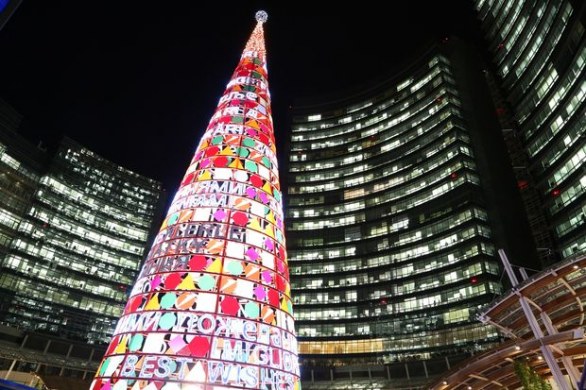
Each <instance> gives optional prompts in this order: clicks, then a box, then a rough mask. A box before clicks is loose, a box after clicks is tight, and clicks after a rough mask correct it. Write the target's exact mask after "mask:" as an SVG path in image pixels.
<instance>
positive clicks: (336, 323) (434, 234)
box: [286, 50, 501, 379]
mask: <svg viewBox="0 0 586 390" xmlns="http://www.w3.org/2000/svg"><path fill="white" fill-rule="evenodd" d="M453 69H454V66H453V64H452V62H451V60H449V59H448V57H447V56H444V55H442V54H440V51H436V50H434V51H432V52H431V53H427V55H426V56H425V57H424V60H421V61H419V62H417V63H416V66H413V67H411V68H410V69H409V71H408V72H406V74H407V76H403V77H402V78H399V79H394V80H392V81H390V82H386V83H382V84H379V85H378V86H376V87H375V88H373V89H370V90H368V91H364V92H362V93H359V94H356V95H355V96H354V97H353V98H349V99H344V100H338V102H336V103H334V104H329V105H328V104H323V105H313V106H305V107H297V108H295V110H294V111H293V129H292V134H291V153H290V161H289V168H288V179H289V180H288V197H287V214H286V216H287V218H288V219H287V222H288V223H287V231H288V244H289V246H288V247H289V256H290V264H291V272H292V275H294V277H293V279H292V290H293V292H292V296H293V297H294V301H295V304H296V308H297V310H296V313H297V314H296V320H297V322H296V323H297V327H298V334H299V337H300V354H301V355H302V357H303V359H304V362H305V364H306V370H304V371H303V374H304V375H305V377H306V379H308V376H309V373H310V371H311V370H313V369H314V368H316V367H318V366H337V365H372V364H387V365H388V367H389V368H388V369H390V370H395V369H396V371H397V372H391V373H389V375H386V374H385V375H384V376H388V377H397V376H399V377H409V367H406V366H408V365H409V364H411V363H410V362H417V365H418V366H417V370H419V371H421V372H423V371H424V370H425V373H426V374H427V373H428V371H429V373H430V374H431V371H433V370H436V369H437V370H441V369H442V368H441V367H443V369H445V368H446V363H445V357H446V356H450V359H453V360H452V362H453V361H454V360H457V359H458V356H460V355H465V354H469V353H473V352H474V351H476V350H480V349H482V348H485V347H487V346H488V345H490V344H491V343H493V342H494V341H495V340H497V334H496V332H495V330H494V329H492V328H489V327H485V326H484V325H481V324H480V323H478V322H476V320H475V318H474V315H475V308H477V307H478V306H479V305H482V304H484V303H487V302H489V301H490V300H491V299H492V297H493V294H496V293H498V292H500V291H501V285H500V283H499V272H500V271H499V266H498V262H497V260H495V245H494V244H493V242H494V241H493V238H492V236H493V234H492V228H491V226H490V224H489V221H488V215H487V206H486V202H485V197H484V192H485V188H483V187H482V185H483V180H485V179H486V178H484V177H481V176H482V175H481V173H479V172H480V168H479V167H478V164H477V160H478V159H477V157H476V154H475V147H474V145H473V144H474V142H473V140H472V137H474V136H475V135H474V134H472V133H473V131H472V130H471V126H470V121H469V120H468V119H469V118H468V117H467V116H469V115H470V114H469V113H468V112H467V107H469V106H467V104H468V105H469V104H470V103H467V102H463V101H462V98H461V96H460V92H459V87H458V83H457V82H456V81H455V76H454V72H453ZM479 73H480V72H479ZM475 131H476V130H475ZM422 361H426V362H427V364H426V363H422ZM438 362H440V363H438ZM448 365H449V363H448ZM395 366H397V367H395ZM393 367H395V368H393ZM411 374H412V375H413V374H414V373H413V371H411ZM316 375H317V374H316ZM332 375H333V374H332ZM368 375H372V372H370V371H369V374H368ZM327 379H329V378H327Z"/></svg>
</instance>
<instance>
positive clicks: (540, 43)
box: [475, 0, 586, 262]
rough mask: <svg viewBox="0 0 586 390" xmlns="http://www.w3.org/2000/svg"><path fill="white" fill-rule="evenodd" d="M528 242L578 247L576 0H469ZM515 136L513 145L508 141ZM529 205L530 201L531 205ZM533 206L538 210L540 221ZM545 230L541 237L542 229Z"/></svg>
mask: <svg viewBox="0 0 586 390" xmlns="http://www.w3.org/2000/svg"><path fill="white" fill-rule="evenodd" d="M475 3H476V8H477V10H478V15H479V18H480V19H481V20H482V26H483V28H484V31H485V34H486V38H487V41H488V49H489V52H490V54H491V56H492V59H493V63H494V66H495V72H496V74H497V79H498V84H499V85H500V87H501V89H502V94H503V98H504V99H503V101H502V102H501V106H500V107H499V109H500V110H501V114H502V115H501V122H502V124H503V127H504V128H505V129H507V130H508V131H507V133H508V134H509V135H510V136H515V138H514V139H511V140H510V141H511V142H513V145H512V146H510V149H512V153H511V154H512V159H513V160H515V159H516V160H517V161H516V162H515V165H516V166H517V167H518V169H517V170H516V173H517V176H518V180H519V183H520V185H519V188H520V190H521V192H522V193H527V192H529V193H530V192H533V191H534V192H535V193H536V196H533V197H531V196H529V197H528V196H526V195H525V197H526V198H529V199H527V200H526V202H525V203H526V207H528V215H529V217H530V218H532V219H533V221H532V226H533V228H534V229H533V230H534V235H535V237H536V240H535V241H536V244H537V246H538V247H540V248H539V250H540V251H541V252H542V253H545V254H546V255H548V256H549V258H548V259H547V261H548V262H553V261H555V259H556V258H558V259H559V258H567V257H570V256H572V255H574V254H576V253H582V252H584V251H585V250H586V217H585V215H586V171H585V170H584V165H585V163H586V136H585V135H584V128H585V127H586V34H585V33H584V23H585V19H586V18H585V15H586V12H585V8H586V5H585V4H584V2H583V1H569V0H552V1H537V2H535V1H522V0H519V1H493V0H477V1H476V2H475ZM515 140H518V145H514V142H515ZM531 203H533V204H535V205H537V210H536V208H535V207H533V208H532V207H531ZM539 209H543V210H545V216H544V220H543V221H542V220H540V219H539V213H540V211H539ZM548 234H549V235H550V236H553V242H552V243H549V242H548V241H547V240H543V239H544V238H547V237H546V236H547V235H548Z"/></svg>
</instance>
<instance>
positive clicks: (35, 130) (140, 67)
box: [0, 0, 477, 193]
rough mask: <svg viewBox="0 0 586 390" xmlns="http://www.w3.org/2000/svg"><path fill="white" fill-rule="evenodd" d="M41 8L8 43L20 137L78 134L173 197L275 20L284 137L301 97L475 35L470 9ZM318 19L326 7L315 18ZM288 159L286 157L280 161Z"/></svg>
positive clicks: (1, 62)
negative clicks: (260, 31)
mask: <svg viewBox="0 0 586 390" xmlns="http://www.w3.org/2000/svg"><path fill="white" fill-rule="evenodd" d="M337 4H341V3H337V2H324V4H323V5H322V4H321V3H319V4H318V3H317V2H304V1H287V2H278V1H273V2H261V1H240V2H232V1H165V2H163V1H138V0H124V1H110V2H104V1H77V0H70V1H34V0H24V1H23V3H22V5H21V6H20V7H19V8H18V9H17V11H16V13H15V14H14V15H13V17H12V18H11V19H10V20H9V21H8V23H7V24H6V26H5V27H4V29H3V30H1V31H0V97H2V98H3V99H4V100H6V101H7V102H8V103H9V104H11V105H12V106H13V107H15V108H16V109H17V110H18V111H19V112H20V113H21V114H23V115H24V117H25V118H24V122H23V125H22V128H21V130H20V132H21V133H22V134H23V135H25V136H26V137H27V138H29V139H31V140H32V141H33V142H35V143H36V142H38V141H39V140H42V141H43V142H44V143H45V144H47V145H49V146H51V145H55V144H56V143H57V142H58V141H59V139H60V137H61V136H62V135H68V136H69V137H71V138H73V139H74V140H76V141H78V142H80V143H81V144H83V145H85V146H86V147H88V148H89V149H90V150H93V151H94V152H96V153H98V154H100V155H102V156H104V157H106V158H108V159H110V160H112V161H114V162H116V163H119V164H121V165H124V166H126V167H127V168H129V169H132V170H134V171H136V172H139V173H141V174H143V175H146V176H149V177H153V178H155V179H157V180H160V181H162V182H163V183H164V186H165V188H166V189H168V190H170V192H171V193H173V192H174V191H175V189H176V187H177V184H178V182H179V179H180V177H181V176H182V175H183V172H184V170H185V168H186V167H187V164H188V162H189V160H190V158H191V155H192V153H193V151H194V148H195V147H196V145H197V143H198V141H199V137H200V136H201V134H202V133H203V131H204V130H205V127H206V126H207V123H208V121H209V119H210V117H211V115H212V114H213V111H214V108H215V105H216V103H217V101H218V99H219V98H220V96H221V94H222V92H223V90H224V87H225V85H226V83H227V82H228V81H229V78H230V76H231V74H232V71H233V70H234V67H235V66H236V64H237V62H238V59H239V57H240V53H241V51H242V49H243V47H244V44H245V43H246V40H247V38H248V35H249V34H250V32H251V31H252V28H253V27H254V25H255V21H254V13H255V11H256V10H258V9H265V10H266V11H267V12H268V13H269V21H268V23H267V24H266V25H265V38H266V43H267V49H268V68H269V85H270V90H271V95H272V99H273V101H272V103H273V118H274V122H275V131H276V134H277V137H279V138H280V140H281V141H282V140H283V138H284V137H287V136H288V124H287V111H288V107H289V106H291V105H292V104H294V102H295V100H296V99H298V98H306V97H311V96H319V95H327V94H330V93H331V92H332V91H335V90H344V89H348V88H351V87H353V86H356V85H357V84H361V83H362V82H363V81H364V80H365V79H368V78H371V77H373V76H380V75H387V74H392V73H393V72H397V71H399V70H400V69H401V66H402V65H401V64H402V63H404V61H405V59H407V58H409V57H410V56H413V53H416V52H418V51H420V50H421V48H422V46H426V45H427V43H428V42H429V41H430V40H439V39H441V38H442V37H443V36H446V35H449V34H452V33H455V34H457V35H466V34H469V31H470V28H471V27H474V25H475V24H476V23H477V21H476V19H475V13H474V11H473V9H472V1H468V0H448V1H438V0H429V1H399V0H394V1H387V2H382V1H380V0H378V1H364V0H363V1H353V2H348V4H350V5H352V6H351V7H342V6H336V7H335V8H328V7H332V5H337ZM316 7H318V8H316ZM281 159H282V156H281Z"/></svg>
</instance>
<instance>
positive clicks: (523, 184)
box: [517, 180, 529, 190]
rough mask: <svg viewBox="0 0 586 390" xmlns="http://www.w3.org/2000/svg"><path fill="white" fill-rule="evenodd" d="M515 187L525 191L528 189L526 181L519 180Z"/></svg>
mask: <svg viewBox="0 0 586 390" xmlns="http://www.w3.org/2000/svg"><path fill="white" fill-rule="evenodd" d="M517 187H518V188H519V189H520V190H526V189H527V188H529V182H528V181H527V180H519V181H517Z"/></svg>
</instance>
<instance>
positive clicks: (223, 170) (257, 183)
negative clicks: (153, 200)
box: [91, 21, 301, 390]
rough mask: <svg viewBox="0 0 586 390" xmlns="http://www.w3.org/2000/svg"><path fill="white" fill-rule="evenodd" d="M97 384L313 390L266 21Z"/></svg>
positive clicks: (184, 186) (171, 214)
mask: <svg viewBox="0 0 586 390" xmlns="http://www.w3.org/2000/svg"><path fill="white" fill-rule="evenodd" d="M91 388H92V389H93V390H120V389H125V390H126V389H132V390H136V389H149V390H151V389H152V390H155V389H156V390H175V389H226V388H231V389H234V388H236V389H238V388H247V389H251V388H252V389H300V388H301V387H300V384H299V365H298V358H297V340H296V336H295V328H294V321H293V308H292V304H291V298H290V286H289V273H288V265H287V256H286V250H285V235H284V232H283V211H282V204H281V192H280V185H279V175H278V164H277V157H276V148H275V140H274V133H273V125H272V119H271V108H270V97H269V92H268V83H267V72H266V67H265V50H264V38H263V31H262V22H261V21H259V23H258V24H257V26H256V28H255V30H254V32H253V33H252V36H251V38H250V40H249V42H248V44H247V46H246V48H245V50H244V53H243V55H242V58H241V60H240V63H239V64H238V66H237V68H236V70H235V72H234V74H233V77H232V80H231V81H230V83H229V84H228V86H227V88H226V91H225V92H224V95H223V96H222V98H221V99H220V102H219V104H218V107H217V110H216V112H215V114H214V115H213V116H212V119H211V120H210V123H209V126H208V128H207V130H206V132H205V134H204V136H203V137H202V140H201V142H200V143H199V146H198V147H197V149H196V151H195V154H194V157H193V159H192V161H191V163H190V165H189V167H188V168H187V171H186V173H185V176H184V178H183V180H182V182H181V184H180V187H179V190H178V191H177V194H176V196H175V198H174V200H173V202H172V204H171V206H170V208H169V211H168V214H167V217H166V218H165V220H164V222H163V224H162V226H161V229H160V231H159V233H158V235H157V237H156V238H155V240H154V242H153V245H152V247H151V250H150V252H149V254H148V257H147V259H146V261H145V264H144V266H143V268H142V270H141V273H140V275H139V277H138V279H137V281H136V284H135V285H134V288H133V290H132V293H131V295H130V298H129V300H128V303H127V305H126V308H125V310H124V314H123V316H122V318H121V319H120V321H119V322H118V325H117V328H116V331H115V336H114V337H113V339H112V341H111V344H110V346H109V348H108V350H107V352H106V355H105V357H104V359H103V361H102V363H101V365H100V368H99V370H98V372H97V374H96V377H95V379H94V382H93V383H92V387H91Z"/></svg>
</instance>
